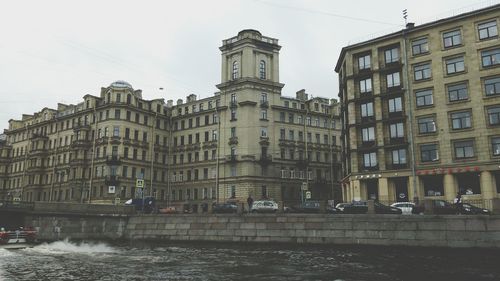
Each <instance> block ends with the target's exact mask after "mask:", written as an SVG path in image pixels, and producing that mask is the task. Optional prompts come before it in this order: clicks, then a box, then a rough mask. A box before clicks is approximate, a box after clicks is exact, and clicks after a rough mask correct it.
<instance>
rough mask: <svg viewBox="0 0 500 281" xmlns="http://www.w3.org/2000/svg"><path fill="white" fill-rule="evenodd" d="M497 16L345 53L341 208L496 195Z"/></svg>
mask: <svg viewBox="0 0 500 281" xmlns="http://www.w3.org/2000/svg"><path fill="white" fill-rule="evenodd" d="M499 16H500V6H499V5H496V6H491V7H488V8H484V9H481V10H476V11H473V12H469V13H465V14H461V15H457V16H454V17H450V18H446V19H442V20H438V21H435V22H431V23H427V24H423V25H420V26H414V25H413V24H408V25H407V26H406V29H404V30H402V31H400V32H395V33H392V34H388V35H386V36H382V37H379V38H376V39H373V40H369V41H366V42H362V43H358V44H355V45H351V46H347V47H344V48H343V49H342V52H341V55H340V58H339V60H338V62H337V65H336V68H335V70H336V72H338V74H339V82H340V83H339V84H340V89H339V97H340V100H341V104H342V110H341V111H342V112H341V116H342V120H343V127H344V129H345V130H344V133H343V136H342V142H343V145H344V147H345V150H344V151H345V155H344V157H343V163H344V164H345V166H344V176H345V177H344V180H343V196H344V198H343V199H344V200H345V201H350V200H359V199H370V198H372V199H378V200H380V201H382V202H387V203H391V202H395V201H407V200H413V199H414V197H417V198H420V199H423V198H431V199H432V198H434V199H445V200H448V201H452V200H453V199H454V198H455V196H456V195H457V193H461V194H462V195H463V198H464V199H465V200H469V201H474V202H475V203H477V204H479V205H484V206H486V207H488V204H489V203H488V202H490V201H491V199H493V198H498V197H499V193H500V39H499V37H498V25H499V23H500V22H499V20H500V19H499ZM414 187H415V188H414Z"/></svg>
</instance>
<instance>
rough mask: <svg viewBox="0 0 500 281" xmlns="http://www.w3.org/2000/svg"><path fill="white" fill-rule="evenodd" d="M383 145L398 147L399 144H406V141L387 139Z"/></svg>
mask: <svg viewBox="0 0 500 281" xmlns="http://www.w3.org/2000/svg"><path fill="white" fill-rule="evenodd" d="M385 143H386V144H391V145H399V144H406V140H405V138H404V137H399V138H388V139H386V141H385Z"/></svg>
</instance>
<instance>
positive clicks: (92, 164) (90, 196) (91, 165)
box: [89, 101, 98, 204]
mask: <svg viewBox="0 0 500 281" xmlns="http://www.w3.org/2000/svg"><path fill="white" fill-rule="evenodd" d="M94 102H95V103H97V101H94ZM94 118H95V122H94V123H95V125H94V138H93V140H92V159H91V163H90V179H89V204H90V203H92V181H93V178H94V159H95V157H96V155H95V143H96V140H97V123H98V119H97V104H94Z"/></svg>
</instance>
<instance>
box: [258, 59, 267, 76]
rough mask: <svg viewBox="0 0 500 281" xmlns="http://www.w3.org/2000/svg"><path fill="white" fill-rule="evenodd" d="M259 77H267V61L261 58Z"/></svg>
mask: <svg viewBox="0 0 500 281" xmlns="http://www.w3.org/2000/svg"><path fill="white" fill-rule="evenodd" d="M259 77H260V79H266V62H265V61H263V60H261V61H260V65H259Z"/></svg>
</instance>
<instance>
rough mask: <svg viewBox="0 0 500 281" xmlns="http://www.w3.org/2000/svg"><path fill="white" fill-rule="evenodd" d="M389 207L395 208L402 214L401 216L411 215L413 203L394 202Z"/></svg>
mask: <svg viewBox="0 0 500 281" xmlns="http://www.w3.org/2000/svg"><path fill="white" fill-rule="evenodd" d="M391 207H396V208H398V209H400V210H401V212H403V215H411V214H412V212H411V211H412V210H413V207H415V203H412V202H396V203H393V204H391Z"/></svg>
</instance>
